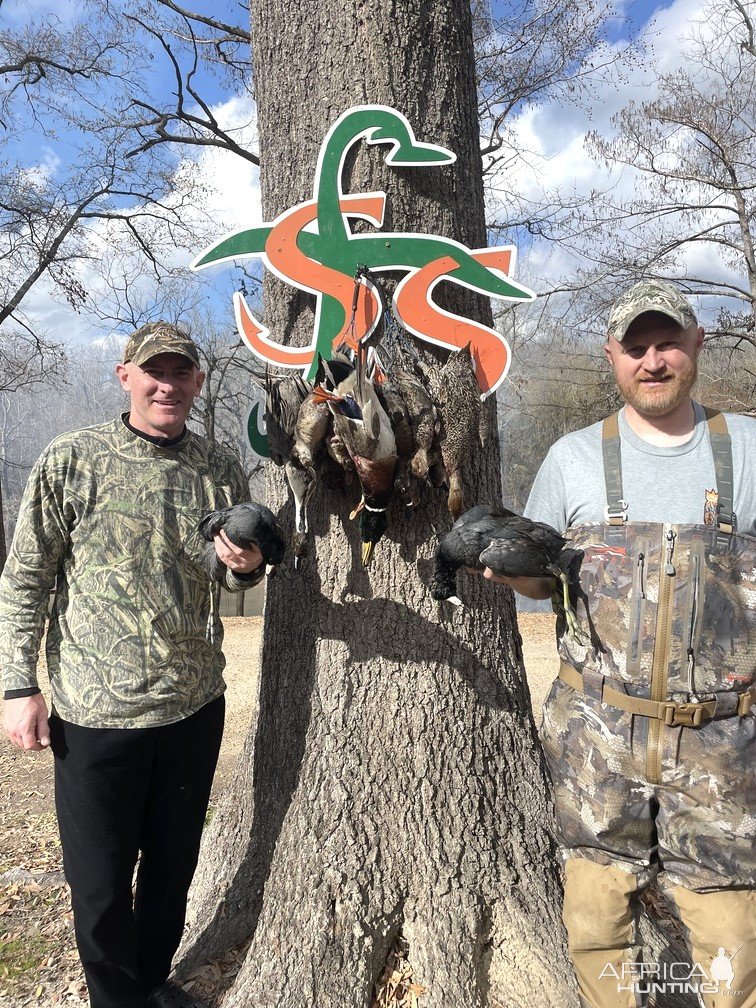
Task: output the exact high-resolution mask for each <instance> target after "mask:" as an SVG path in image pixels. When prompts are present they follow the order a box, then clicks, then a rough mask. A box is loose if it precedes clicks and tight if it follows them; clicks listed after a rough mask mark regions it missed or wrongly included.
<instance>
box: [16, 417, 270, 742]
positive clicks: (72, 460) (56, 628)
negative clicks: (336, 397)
mask: <svg viewBox="0 0 756 1008" xmlns="http://www.w3.org/2000/svg"><path fill="white" fill-rule="evenodd" d="M248 499H249V492H248V488H247V483H246V480H245V478H244V474H243V473H242V471H241V468H240V466H239V464H238V462H237V461H236V460H235V459H234V458H233V457H232V456H230V455H229V454H227V453H225V452H224V451H222V450H221V449H219V448H218V447H217V446H214V445H212V444H211V443H209V442H208V441H206V440H205V439H204V438H201V437H198V436H197V435H195V434H192V433H187V435H186V436H185V438H184V440H183V441H181V442H180V443H179V444H178V445H176V446H174V447H171V448H161V447H158V446H157V445H155V444H153V443H152V442H150V441H147V440H145V439H144V438H141V437H139V436H138V435H137V434H134V433H133V432H132V431H130V430H129V429H128V428H127V427H126V426H125V424H124V423H123V420H121V419H118V420H116V421H111V422H110V423H106V424H102V425H100V426H97V427H90V428H88V429H86V430H81V431H75V432H72V433H70V434H65V435H63V436H62V437H60V438H58V439H56V440H55V441H53V443H52V444H51V445H50V446H49V447H48V448H47V449H46V451H45V452H44V453H43V455H42V457H41V458H40V459H39V461H38V462H37V464H36V466H35V467H34V469H33V471H32V474H31V476H30V478H29V482H28V484H27V487H26V491H25V495H24V499H23V501H22V504H21V510H20V514H19V519H18V524H17V527H16V534H15V537H14V540H13V545H12V547H11V551H10V556H9V558H8V562H7V564H6V566H5V570H4V571H3V574H2V578H0V623H1V624H2V631H1V634H2V636H0V661H2V664H3V673H4V675H3V678H4V687H5V689H6V690H16V689H25V688H28V687H30V686H34V685H36V664H37V654H38V649H39V641H40V637H41V633H42V629H43V627H44V622H45V616H46V612H47V606H48V598H49V594H50V592H51V591H52V590H53V589H55V590H56V595H55V602H54V606H53V610H52V613H51V616H50V625H49V630H48V635H47V662H48V671H49V674H50V686H51V692H52V701H53V708H54V709H55V711H56V712H57V713H58V714H59V715H60V716H61V717H62V718H64V719H66V720H68V721H73V722H74V723H76V724H79V725H84V726H92V727H103V728H118V727H148V726H153V725H161V724H169V723H172V722H174V721H178V720H180V719H182V718H185V717H187V716H189V715H190V714H193V713H194V712H195V711H197V710H199V708H200V707H202V706H204V705H205V704H206V703H208V702H209V701H210V700H213V699H214V698H215V697H217V696H219V695H220V694H221V693H222V692H223V690H224V688H225V686H224V682H223V677H222V674H221V673H222V670H223V666H224V664H225V661H224V658H223V654H222V652H221V643H222V640H223V628H222V625H221V622H220V619H219V617H218V611H217V600H216V599H215V596H214V594H213V593H212V592H211V588H210V584H209V581H208V579H207V575H206V573H205V571H204V568H203V566H202V564H201V554H202V549H203V545H204V540H203V539H202V537H201V536H200V535H199V533H198V530H197V525H198V523H199V521H200V519H201V518H202V517H203V515H204V514H206V513H207V512H208V511H213V510H217V509H219V508H224V507H228V506H229V505H231V504H235V503H240V502H242V501H246V500H248ZM260 576H262V572H261V575H260ZM254 581H255V579H252V578H238V577H237V576H236V575H234V574H233V573H232V572H231V571H227V572H226V581H225V585H226V587H227V588H228V589H229V590H231V591H240V590H243V589H245V588H248V587H250V585H251V584H253V583H254Z"/></svg>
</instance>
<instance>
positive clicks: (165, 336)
mask: <svg viewBox="0 0 756 1008" xmlns="http://www.w3.org/2000/svg"><path fill="white" fill-rule="evenodd" d="M161 353H177V354H181V355H182V357H188V358H189V360H190V361H191V362H192V364H196V366H197V367H199V366H200V357H199V350H198V349H197V346H196V344H195V343H194V342H193V340H191V339H190V338H189V336H188V335H187V334H186V333H185V332H184V331H183V330H182V329H179V328H178V326H175V325H172V324H171V323H170V322H148V323H147V325H143V326H141V328H139V329H137V330H136V332H133V333H132V334H131V336H129V338H128V341H127V342H126V348H125V349H124V351H123V363H124V364H127V363H128V362H129V361H133V362H134V364H139V365H142V364H146V363H147V361H148V360H149V359H150V358H151V357H155V356H157V354H161Z"/></svg>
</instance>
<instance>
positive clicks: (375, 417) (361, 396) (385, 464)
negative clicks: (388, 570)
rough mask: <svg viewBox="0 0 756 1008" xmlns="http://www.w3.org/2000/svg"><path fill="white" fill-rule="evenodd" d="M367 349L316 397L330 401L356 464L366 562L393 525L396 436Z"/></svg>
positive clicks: (358, 510)
mask: <svg viewBox="0 0 756 1008" xmlns="http://www.w3.org/2000/svg"><path fill="white" fill-rule="evenodd" d="M366 360H367V351H366V350H365V348H364V347H362V346H360V347H359V349H358V353H357V367H356V369H355V371H354V372H353V373H351V374H348V375H347V376H346V378H344V380H343V381H341V382H339V384H338V385H337V387H336V389H335V391H333V392H331V391H329V390H328V389H326V388H325V387H324V386H323V385H322V384H321V385H318V386H316V388H315V392H314V395H315V398H316V399H317V400H319V401H321V402H327V403H328V408H329V410H330V411H331V415H332V416H333V424H334V428H335V430H336V433H337V434H338V436H339V438H340V440H341V442H342V443H343V445H344V447H345V448H346V450H347V452H348V453H349V457H350V458H351V460H352V462H353V463H354V468H355V471H356V473H357V478H358V480H359V483H360V487H361V490H362V497H361V500H360V502H359V504H358V505H357V507H356V508H355V509H354V511H353V512H352V514H351V517H352V518H355V517H357V515H359V519H360V521H359V527H360V538H361V540H362V563H363V565H364V566H367V565H368V564H369V563H370V560H371V559H372V556H373V551H374V549H375V545H376V543H377V542H378V541H379V540H380V538H381V536H382V535H383V533H384V532H385V531H386V528H387V527H388V517H387V513H386V512H387V510H388V506H389V503H390V501H391V497H392V494H393V492H394V475H395V471H396V464H397V450H396V438H395V437H394V432H393V430H392V428H391V421H390V419H389V417H388V415H387V414H386V411H385V410H384V409H383V407H382V406H381V404H380V401H379V399H378V396H377V394H376V391H375V388H374V386H373V382H372V380H371V379H370V378H369V377H368V375H367V373H366Z"/></svg>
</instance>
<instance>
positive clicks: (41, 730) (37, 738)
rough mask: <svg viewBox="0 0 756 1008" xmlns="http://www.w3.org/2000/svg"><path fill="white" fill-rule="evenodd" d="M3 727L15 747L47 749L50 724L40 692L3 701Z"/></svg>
mask: <svg viewBox="0 0 756 1008" xmlns="http://www.w3.org/2000/svg"><path fill="white" fill-rule="evenodd" d="M3 728H5V730H6V732H7V733H8V738H9V739H10V740H11V743H12V745H14V746H16V748H17V749H36V750H40V749H47V748H48V747H49V745H50V726H49V725H48V723H47V704H46V703H45V698H44V697H43V696H42V694H41V693H35V694H34V696H28V697H16V699H15V700H5V701H3Z"/></svg>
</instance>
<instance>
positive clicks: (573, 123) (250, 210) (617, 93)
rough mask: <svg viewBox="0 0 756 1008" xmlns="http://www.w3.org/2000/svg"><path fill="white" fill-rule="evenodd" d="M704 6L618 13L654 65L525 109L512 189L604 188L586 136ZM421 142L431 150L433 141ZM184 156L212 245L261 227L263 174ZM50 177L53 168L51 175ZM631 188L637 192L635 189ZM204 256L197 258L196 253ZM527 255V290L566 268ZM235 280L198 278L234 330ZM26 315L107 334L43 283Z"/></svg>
mask: <svg viewBox="0 0 756 1008" xmlns="http://www.w3.org/2000/svg"><path fill="white" fill-rule="evenodd" d="M700 5H701V0H674V2H673V3H668V4H667V5H665V6H664V5H657V4H655V3H651V2H649V0H630V2H628V3H626V4H624V5H621V4H620V5H617V6H618V9H619V10H620V14H619V15H618V17H617V18H616V19H614V21H613V22H612V25H611V30H610V32H609V35H608V43H609V45H610V46H616V47H617V48H621V46H622V43H623V42H625V41H628V40H632V39H634V38H636V36H638V35H639V34H640V35H641V37H645V36H647V37H648V40H649V41H650V43H651V44H652V45H653V47H654V49H653V57H647V58H645V60H644V59H642V60H640V61H639V63H638V64H637V65H636V66H635V67H634V68H632V70H631V71H630V72H629V73H628V74H627V75H626V77H625V78H623V79H622V80H621V81H620V80H619V78H618V77H616V76H612V74H608V75H607V79H606V80H605V81H604V82H602V83H601V85H600V86H599V87H598V88H597V89H596V93H595V94H594V95H593V96H592V98H591V100H590V104H589V105H587V106H581V105H580V104H579V103H575V102H572V101H569V100H565V99H555V100H553V101H551V102H547V103H546V104H544V105H542V106H539V107H538V108H524V109H520V110H519V113H518V116H517V119H516V122H515V124H514V125H515V129H516V134H517V136H518V138H520V140H521V143H522V149H527V150H528V151H529V152H531V153H530V155H529V159H528V165H527V167H524V168H522V169H521V170H520V171H521V175H520V177H519V178H518V177H517V175H516V173H515V177H514V178H510V180H509V181H510V182H514V183H515V184H518V185H519V186H520V187H521V190H522V191H523V192H526V193H527V195H528V196H529V197H530V198H532V199H534V200H537V199H538V194H539V191H541V190H542V189H554V188H561V189H562V190H565V189H571V190H573V191H575V192H585V191H588V190H589V189H590V187H591V186H593V185H598V184H600V183H601V182H602V180H603V179H605V172H603V169H601V168H600V166H598V165H596V164H595V163H593V162H592V161H591V159H590V158H589V157H588V156H587V155H586V153H585V149H584V146H583V140H584V137H585V134H586V132H587V131H588V130H589V129H598V130H608V129H610V118H611V115H612V114H613V113H614V112H616V111H618V110H619V109H620V108H621V107H622V106H623V105H624V104H625V103H626V102H627V101H628V100H632V99H638V98H646V97H648V81H649V68H650V66H651V65H653V66H660V67H662V68H664V69H674V67H675V66H676V65H679V64H680V62H681V60H682V59H683V49H682V43H681V41H680V31H681V28H684V27H685V25H686V24H687V23H688V22H689V21H690V19H691V18H692V17H694V16H695V14H696V13H697V11H698V10H699V9H700ZM195 6H196V7H198V8H199V9H200V10H201V11H204V12H206V13H212V14H214V15H215V16H216V17H220V18H224V19H228V20H229V21H231V22H232V23H234V22H238V19H239V16H240V12H239V10H238V5H237V4H236V3H235V2H229V0H225V2H216V3H210V2H207V0H204V2H200V3H199V4H196V5H195ZM492 7H493V12H494V14H497V13H499V9H500V8H501V7H502V4H501V2H500V0H493V4H492ZM78 10H79V5H78V4H77V3H75V2H73V0H5V2H4V3H3V6H2V10H1V11H0V18H2V19H3V20H7V21H8V22H13V21H16V20H18V21H20V22H22V21H24V20H29V19H31V20H33V21H38V20H39V19H40V18H42V19H44V18H47V17H51V16H54V17H56V18H58V19H59V20H60V21H61V23H63V24H65V23H66V22H67V21H69V20H71V19H74V18H75V17H76V14H77V12H78ZM654 14H656V19H657V24H656V25H655V26H654V27H653V28H649V20H650V19H651V17H652V15H654ZM644 33H645V36H644ZM162 65H163V64H162V63H161V61H160V60H156V61H154V63H152V65H151V66H150V64H149V63H146V66H148V67H149V68H150V69H148V70H147V71H146V72H148V73H150V75H151V77H152V85H151V86H152V87H153V89H154V90H156V91H159V90H160V89H161V88H163V89H168V90H170V84H171V82H170V79H169V78H168V77H167V76H166V75H165V74H164V72H161V71H160V69H159V68H160V67H161V66H162ZM204 86H205V88H206V91H205V93H206V94H208V95H209V96H210V100H211V101H212V102H213V103H214V111H215V112H216V113H217V114H218V115H219V117H221V118H222V119H223V120H224V121H226V122H228V123H230V124H235V125H236V126H238V127H239V128H242V127H243V124H245V123H246V122H248V120H249V118H250V116H251V115H252V114H253V109H252V107H251V105H250V102H249V100H248V98H247V97H245V96H242V95H239V94H232V93H226V92H224V91H223V90H222V88H221V87H220V85H219V84H218V82H217V81H214V80H210V81H206V82H205V84H204ZM423 139H427V140H429V141H433V139H434V138H432V137H426V138H423ZM76 146H77V138H76V137H75V136H69V137H68V138H66V137H65V136H61V137H58V138H57V139H55V140H52V139H51V140H48V141H44V142H43V143H42V144H41V145H40V144H35V145H34V146H33V147H29V148H28V149H27V150H26V151H25V155H26V157H27V159H28V163H29V164H41V163H47V164H48V165H53V164H54V162H55V159H56V158H59V159H61V161H62V162H63V163H65V162H66V161H67V160H68V159H70V158H72V157H74V156H75V154H76ZM184 156H185V157H186V156H188V157H190V158H191V160H192V170H193V171H194V172H196V174H197V177H198V178H199V179H200V180H201V181H202V182H203V184H205V185H206V186H207V187H208V191H209V197H208V199H209V208H210V212H211V214H212V215H213V218H214V220H215V221H216V222H217V231H216V235H215V237H221V236H222V235H223V234H225V233H226V232H227V231H230V230H235V229H238V228H241V227H248V226H252V225H254V224H256V223H259V221H260V208H259V191H258V185H257V172H256V169H255V168H254V167H253V166H251V165H250V164H249V163H245V162H241V161H240V159H238V158H236V157H235V156H234V155H232V154H227V153H223V152H220V151H217V150H213V149H205V150H202V151H199V152H197V151H191V152H190V153H189V154H188V155H184ZM50 170H51V171H54V170H55V169H54V168H53V167H51V168H50ZM629 184H630V185H632V182H630V183H629ZM199 251H200V249H197V250H196V252H199ZM521 252H522V254H521V257H520V261H519V271H521V272H520V275H519V279H521V280H522V282H523V283H525V284H528V283H530V282H532V278H533V277H535V276H540V277H544V276H545V277H548V276H549V275H553V274H556V273H558V271H559V270H560V269H562V268H563V267H564V265H565V264H564V263H563V262H561V261H560V259H559V253H558V250H553V249H541V248H537V247H533V248H531V249H529V250H527V249H522V250H521ZM178 258H179V259H181V257H178ZM190 258H192V257H191V256H189V255H184V256H183V259H182V261H183V263H184V264H186V263H188V261H189V259H190ZM519 271H518V272H519ZM81 279H82V282H83V283H84V284H85V286H87V287H88V288H89V289H90V291H91V293H92V297H93V298H97V297H99V296H100V288H99V286H98V285H99V284H100V281H99V280H98V279H97V277H96V275H95V271H92V270H89V271H87V270H86V269H84V271H83V272H82V277H81ZM229 280H230V277H229V273H228V270H226V271H225V273H224V271H223V269H222V268H219V269H218V270H210V271H207V273H206V274H203V275H201V276H198V277H197V279H196V281H195V282H196V283H197V284H201V285H202V286H203V287H204V288H205V290H206V292H207V293H206V297H207V298H208V299H209V302H210V303H212V304H214V305H217V306H218V307H219V308H220V309H221V310H223V303H224V302H225V303H226V304H227V308H226V310H227V313H228V319H229V323H230V321H231V306H230V297H229V295H228V293H227V292H228V284H229ZM27 309H28V310H29V311H30V312H33V313H34V314H36V315H37V317H39V318H41V319H42V320H43V321H44V323H45V324H46V325H47V326H48V327H49V330H50V332H51V333H52V334H53V335H54V336H56V337H58V338H60V337H63V336H65V337H68V338H75V339H80V340H85V341H86V340H91V339H93V338H99V337H102V336H103V335H106V333H105V332H104V331H103V328H102V327H101V326H93V325H92V323H91V319H89V318H88V317H87V313H86V312H84V313H82V314H76V313H74V312H73V311H72V310H71V309H70V308H69V307H68V306H67V305H66V304H65V303H61V300H60V298H59V297H58V296H56V295H55V293H54V292H53V291H52V290H51V287H50V284H49V283H46V282H41V283H40V284H38V286H37V287H36V288H35V290H34V291H33V293H32V295H31V296H30V298H29V300H28V302H27Z"/></svg>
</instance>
